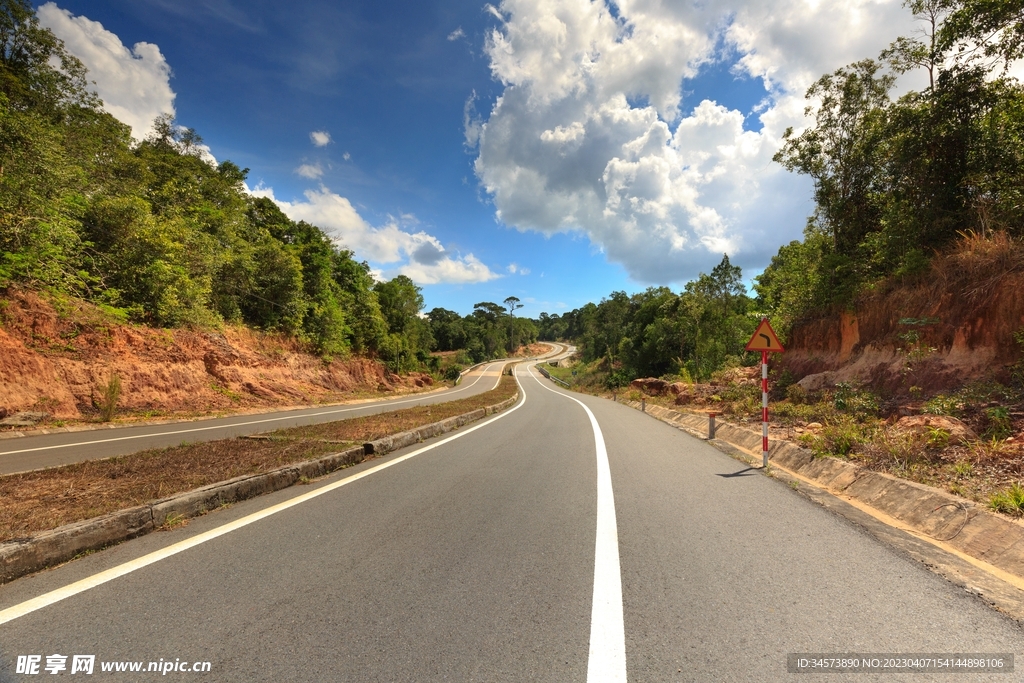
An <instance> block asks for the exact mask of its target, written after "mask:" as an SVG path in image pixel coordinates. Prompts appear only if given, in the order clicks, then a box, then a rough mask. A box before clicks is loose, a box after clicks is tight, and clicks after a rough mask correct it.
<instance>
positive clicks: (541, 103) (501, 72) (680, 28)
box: [37, 0, 912, 316]
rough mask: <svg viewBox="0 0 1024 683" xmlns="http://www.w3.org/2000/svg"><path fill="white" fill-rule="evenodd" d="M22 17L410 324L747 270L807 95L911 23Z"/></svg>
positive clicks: (167, 2) (78, 6)
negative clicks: (390, 296) (345, 260)
mask: <svg viewBox="0 0 1024 683" xmlns="http://www.w3.org/2000/svg"><path fill="white" fill-rule="evenodd" d="M37 7H38V12H39V16H40V19H41V21H42V22H43V24H44V25H47V26H49V27H50V28H51V29H52V30H53V31H54V32H55V33H56V34H57V35H58V36H59V37H61V38H62V39H64V40H65V42H66V44H67V46H68V48H69V49H70V50H71V51H72V52H73V53H75V54H76V55H77V56H79V57H80V58H81V59H82V60H83V62H84V63H85V64H86V66H87V67H89V68H90V75H91V78H93V79H94V80H95V81H96V87H97V89H98V91H99V92H100V95H101V96H102V97H103V98H104V100H105V102H106V103H107V105H108V109H109V110H110V111H111V112H112V113H114V114H115V115H117V116H119V117H120V118H122V120H125V121H126V122H127V123H130V124H131V125H132V126H133V130H134V132H135V134H136V136H138V137H141V136H144V135H145V133H146V129H147V126H148V122H150V121H151V120H152V118H153V117H154V116H155V115H156V114H158V113H160V112H163V111H172V112H173V113H174V114H175V115H176V117H177V120H178V122H179V123H180V124H182V125H184V126H187V127H192V128H195V129H196V130H197V131H198V132H199V134H200V135H202V137H203V138H204V140H205V142H206V144H207V146H208V147H209V150H210V153H211V154H212V155H213V157H215V158H216V159H220V160H223V159H230V160H232V161H234V162H235V163H237V164H239V165H240V166H243V167H248V168H249V169H250V172H249V183H248V185H249V187H250V188H251V189H252V191H253V192H255V193H262V194H265V195H268V196H272V197H273V198H274V199H275V200H277V201H278V202H279V203H280V204H281V206H282V208H283V209H284V210H285V211H286V213H289V215H291V216H292V217H293V218H304V219H306V220H310V221H311V222H314V223H317V224H318V225H320V226H321V227H323V228H324V229H325V230H327V231H328V232H329V233H330V234H332V235H333V236H335V237H336V238H337V239H338V241H339V243H342V244H345V245H346V246H349V247H351V248H353V249H354V250H355V251H356V255H357V257H359V258H360V259H365V260H367V261H369V262H370V264H371V266H372V267H373V268H374V270H375V271H376V272H379V273H380V274H381V276H382V277H390V276H393V275H394V274H396V273H405V274H408V275H409V276H410V277H412V278H413V279H414V280H416V281H417V282H418V283H419V284H420V285H421V286H423V292H424V297H425V300H426V308H427V309H428V310H429V309H430V308H433V307H435V306H443V307H445V308H450V309H453V310H456V311H459V312H460V313H463V314H465V313H468V312H469V311H471V310H472V306H473V304H474V303H476V302H478V301H501V300H502V299H504V298H505V297H507V296H509V295H515V296H518V297H519V298H520V299H522V300H523V302H524V303H526V307H525V308H524V309H523V313H525V314H527V315H530V316H536V315H537V314H539V313H540V312H541V311H547V312H549V313H561V312H564V311H566V310H570V309H572V308H576V307H578V306H581V305H583V304H585V303H586V302H588V301H598V300H600V299H601V298H602V297H604V296H606V295H607V294H609V293H610V292H612V291H613V290H618V289H623V290H626V291H627V292H633V291H637V290H640V289H643V288H644V287H646V286H649V285H651V284H666V285H670V286H673V287H674V288H677V289H678V288H679V287H680V286H681V285H682V284H683V283H685V281H687V280H689V279H691V278H693V277H695V276H696V275H697V274H698V273H699V272H702V271H703V272H707V271H710V269H711V268H712V267H714V266H715V265H716V264H717V263H718V261H719V260H720V258H721V254H722V253H723V252H724V251H727V252H729V254H730V258H731V259H732V260H733V262H734V263H738V264H739V265H742V266H743V267H744V274H745V276H746V277H747V278H750V277H752V276H753V275H755V274H756V273H757V272H759V271H760V270H761V269H762V268H763V267H764V266H765V265H766V264H767V262H768V260H769V259H770V257H771V255H772V254H773V253H774V252H775V251H776V250H777V248H778V246H779V245H780V244H782V243H785V242H788V241H789V240H791V239H798V238H799V237H800V234H801V231H802V228H803V225H804V222H805V218H806V216H807V214H808V213H810V211H811V208H812V205H811V201H810V184H809V183H808V182H807V180H806V179H805V178H799V177H796V176H793V175H791V174H788V173H786V172H784V171H783V170H782V169H779V168H778V167H777V165H775V164H772V163H771V161H770V159H771V156H772V154H774V152H775V150H776V149H777V148H778V145H779V139H780V136H781V133H782V131H783V130H784V129H785V127H786V126H787V125H796V126H800V125H803V124H804V119H803V114H802V112H803V108H804V106H805V102H804V101H803V97H802V94H803V92H804V91H805V90H806V88H807V86H808V85H809V84H810V83H811V82H812V80H813V79H814V78H817V76H819V75H820V74H821V73H824V72H825V71H828V70H832V69H835V68H837V67H838V66H841V65H843V64H846V63H849V62H851V61H853V60H855V59H860V58H862V57H866V56H873V55H875V54H877V52H878V51H879V50H880V49H881V48H883V47H885V45H887V44H888V42H890V41H891V40H892V39H894V38H895V37H896V35H898V34H900V33H907V32H909V30H911V28H912V25H911V23H910V18H909V16H907V15H906V12H905V11H904V10H902V9H901V8H900V6H899V3H898V2H888V1H886V0H873V1H869V0H856V1H850V2H839V1H833V0H820V1H818V2H813V3H808V2H803V1H801V2H792V1H785V0H762V1H760V2H754V1H753V0H751V1H750V2H746V1H744V0H734V1H731V2H722V3H719V4H715V5H714V6H707V4H706V3H691V4H688V5H686V6H682V5H680V6H678V7H674V6H669V5H668V4H667V3H661V2H658V1H656V0H643V1H637V2H621V3H618V4H615V5H609V4H605V3H604V2H601V1H598V2H589V1H587V0H505V2H502V3H500V4H498V5H489V4H485V3H483V2H480V0H446V1H444V2H439V1H436V0H418V1H417V2H404V1H403V2H397V1H396V2H380V1H377V2H363V1H355V2H344V3H338V2H324V1H309V2H301V1H295V2H290V3H280V2H270V1H266V0H255V1H250V2H241V0H197V1H195V2H189V3H184V2H180V1H177V0H106V1H105V2H102V3H98V2H95V1H92V2H87V1H83V0H60V1H59V2H56V3H53V2H50V3H46V4H45V5H44V4H40V5H37Z"/></svg>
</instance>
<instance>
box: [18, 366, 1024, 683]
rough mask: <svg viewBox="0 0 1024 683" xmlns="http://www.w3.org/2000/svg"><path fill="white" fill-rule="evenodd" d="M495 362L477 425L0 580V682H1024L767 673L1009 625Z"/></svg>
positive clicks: (1002, 642) (818, 512)
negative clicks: (138, 666)
mask: <svg viewBox="0 0 1024 683" xmlns="http://www.w3.org/2000/svg"><path fill="white" fill-rule="evenodd" d="M518 375H519V377H520V381H521V383H522V386H523V389H524V395H525V401H521V402H520V403H519V404H517V406H516V407H515V408H513V409H510V410H508V411H506V412H504V413H501V414H499V415H497V416H495V417H494V418H491V419H490V420H489V421H486V422H482V423H477V425H475V426H473V427H467V428H464V429H462V430H460V431H458V432H455V433H453V434H451V435H448V436H447V437H445V438H443V439H439V440H434V441H432V442H427V443H425V444H420V445H418V446H417V447H413V448H410V449H406V450H404V451H399V452H397V453H394V454H392V455H390V456H388V457H387V458H382V459H379V460H375V461H371V462H369V463H364V464H363V465H360V466H358V467H355V468H351V469H347V470H343V471H342V472H340V473H337V474H336V475H334V476H331V477H328V478H326V479H324V480H322V481H320V482H317V483H316V484H313V485H311V486H305V487H294V488H292V489H289V490H285V491H279V492H277V493H275V494H272V495H269V496H265V497H262V498H259V499H255V500H251V501H246V502H244V503H241V504H237V505H235V506H233V507H231V508H228V509H224V510H221V511H218V512H214V513H212V514H209V515H206V516H205V517H201V518H198V519H195V520H193V521H192V522H191V523H190V524H189V525H188V526H186V527H183V528H178V529H175V530H172V531H168V532H162V533H155V534H150V535H148V536H145V537H142V538H139V539H136V540H134V541H130V542H127V543H124V544H121V545H119V546H117V547H115V548H111V549H108V550H106V551H103V552H100V553H96V554H93V555H90V556H88V557H85V558H82V559H79V560H77V561H74V562H71V563H69V564H67V565H64V566H62V567H59V568H57V569H54V570H51V571H48V572H43V573H40V574H37V575H35V576H32V577H26V578H23V579H19V580H17V581H15V582H12V583H11V584H9V585H6V586H3V587H0V682H2V683H7V682H8V681H22V680H34V678H32V677H30V676H25V675H19V674H17V673H16V672H15V670H16V668H17V661H18V656H19V655H22V656H27V655H39V656H40V657H41V665H42V666H41V668H40V671H42V674H41V675H49V674H47V673H46V672H45V670H44V669H43V668H42V667H44V666H45V664H46V658H47V656H48V655H52V654H60V655H63V656H67V657H68V659H67V667H68V671H70V667H71V661H72V660H71V657H72V656H73V655H76V654H78V655H93V656H95V672H94V674H93V676H94V678H95V679H97V680H155V679H156V678H157V677H160V674H158V673H140V674H129V673H121V674H117V673H104V672H102V671H101V666H102V663H109V662H128V661H138V662H142V663H143V664H142V666H143V668H144V669H145V667H146V666H148V663H149V662H156V663H158V664H160V665H162V664H163V663H164V662H188V663H189V664H190V665H191V663H193V662H209V663H210V667H211V670H210V672H209V673H206V674H201V673H182V672H176V671H171V672H170V673H168V674H167V676H168V677H169V678H178V679H187V680H203V679H205V680H216V681H516V682H521V681H593V682H596V681H615V680H629V681H701V682H716V681H780V680H787V679H794V680H796V681H817V680H842V681H849V680H853V679H855V680H857V681H882V680H884V681H892V680H912V681H922V680H935V679H936V678H938V680H949V681H957V682H960V681H989V680H991V681H1019V680H1021V679H1022V678H1024V674H1022V673H1020V670H1019V669H1018V673H1014V674H1010V675H1007V674H986V675H974V674H967V675H963V674H960V675H951V676H948V677H947V676H940V677H936V676H929V675H922V674H906V675H899V676H894V675H879V674H860V675H856V676H854V677H853V679H851V677H850V675H848V674H846V675H843V674H840V675H831V676H828V675H816V674H810V675H805V674H787V672H786V662H787V653H797V652H804V653H813V652H819V653H844V652H863V653H893V654H897V653H902V654H911V653H956V652H961V653H972V652H976V653H1013V654H1015V655H1016V656H1017V657H1018V659H1020V658H1021V656H1022V653H1024V634H1022V631H1021V629H1020V627H1018V626H1017V625H1016V624H1015V623H1013V622H1012V621H1010V620H1009V619H1006V618H1005V617H1003V616H1001V615H1000V614H999V613H997V612H995V611H993V610H991V609H990V608H988V607H987V606H985V605H984V604H983V603H981V602H980V601H979V600H977V599H976V598H974V597H973V596H971V595H970V594H968V593H966V592H965V591H963V590H961V589H957V588H955V587H954V586H952V585H951V584H949V583H947V582H946V581H945V580H943V579H941V578H939V577H938V576H936V575H934V574H932V573H930V572H928V571H927V570H926V569H924V568H923V567H922V566H921V565H919V564H917V563H915V562H913V561H912V560H910V559H908V558H906V557H905V556H903V555H902V554H900V553H898V552H897V551H894V550H892V549H890V548H888V547H887V546H884V545H881V544H880V543H879V542H877V541H876V540H875V539H874V538H873V537H870V536H868V535H867V534H866V533H864V532H863V531H862V530H860V529H859V528H857V527H855V526H853V525H852V524H850V523H849V522H847V521H846V520H844V519H842V518H839V517H836V516H834V515H832V514H831V513H829V512H828V511H827V510H825V509H823V508H820V507H818V506H816V505H814V504H813V503H811V502H809V501H807V500H806V499H805V498H803V497H801V496H799V495H798V494H796V493H794V492H793V491H791V490H789V488H788V487H786V486H785V485H783V484H781V483H780V482H778V481H775V480H772V479H769V478H767V477H764V476H762V475H760V474H759V473H757V472H755V471H752V470H748V469H747V467H746V466H745V465H743V464H741V463H738V462H737V461H735V460H732V459H730V458H728V457H727V456H725V455H723V454H722V453H720V452H719V451H717V450H715V449H713V448H712V447H710V446H708V445H707V444H705V443H703V442H701V441H698V440H696V439H693V438H691V437H689V436H687V435H685V434H683V433H682V432H680V431H678V430H675V429H673V428H671V427H670V426H668V425H666V424H664V423H661V422H658V421H656V420H654V419H653V418H650V417H649V416H646V415H644V414H642V413H639V412H637V411H635V410H632V409H630V408H627V407H624V406H622V405H617V404H613V403H611V402H609V401H605V400H601V399H596V398H591V397H585V396H581V395H578V394H571V395H570V394H567V393H566V392H563V391H560V390H556V389H554V388H553V387H552V385H551V384H550V383H549V382H547V381H546V380H543V379H540V378H539V377H538V376H536V375H535V374H534V373H533V372H530V371H528V370H527V369H526V368H524V367H522V366H520V369H519V371H518ZM584 405H585V406H587V407H588V408H589V411H590V413H589V414H588V413H587V412H586V411H585V409H584ZM591 415H592V416H593V420H591V417H590V416H591ZM595 425H596V426H597V429H595ZM598 430H599V431H600V435H598V433H597V431H598ZM602 443H603V444H604V446H605V448H604V449H602V448H601V444H602ZM602 450H604V451H606V454H607V458H606V460H602V458H601V453H602ZM609 496H614V499H613V501H612V500H611V499H610V498H609ZM608 503H612V505H611V507H608V505H607V504H608ZM609 525H610V526H609ZM103 572H107V573H106V574H104V573H103ZM76 582H79V583H77V584H76ZM53 591H62V592H60V593H54V592H53ZM32 600H34V601H35V602H28V601H32ZM595 644H596V647H595ZM161 660H162V661H161ZM1018 666H1021V667H1024V659H1020V661H1019V662H1018ZM68 671H65V672H64V673H68ZM76 675H77V674H76Z"/></svg>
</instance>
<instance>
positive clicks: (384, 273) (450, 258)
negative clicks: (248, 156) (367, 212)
mask: <svg viewBox="0 0 1024 683" xmlns="http://www.w3.org/2000/svg"><path fill="white" fill-rule="evenodd" d="M252 194H253V195H254V196H257V197H269V198H270V199H272V200H273V201H274V202H276V203H277V205H278V206H280V207H281V210H282V211H284V213H285V214H286V215H287V216H288V217H289V218H291V219H292V220H296V221H306V222H308V223H312V224H313V225H317V226H319V227H320V228H322V229H323V230H324V231H325V232H326V233H327V234H328V235H330V236H331V237H332V238H333V239H334V240H335V242H337V243H338V244H339V245H341V246H342V247H344V248H346V249H351V250H352V251H353V252H355V254H356V256H357V257H358V258H360V259H366V260H368V261H370V262H371V264H374V269H373V271H374V273H375V277H378V279H380V278H385V279H386V278H388V277H393V276H394V275H399V274H401V275H407V276H408V277H410V278H411V279H412V280H413V281H414V282H416V283H417V284H421V285H433V284H438V283H442V282H443V283H451V284H472V283H477V282H487V281H488V280H493V279H495V278H498V277H501V276H500V275H498V274H497V273H495V272H493V271H492V270H491V269H490V268H488V267H487V266H486V265H485V264H484V263H482V262H481V261H480V260H479V259H477V258H476V257H475V256H474V255H473V254H465V255H463V254H458V253H454V252H452V251H449V250H447V249H445V247H444V245H443V244H441V242H440V240H438V239H437V238H436V237H434V236H433V235H430V234H428V233H426V232H424V231H423V230H414V229H410V226H414V225H415V224H416V219H415V217H414V216H410V215H402V216H399V217H398V218H394V217H389V219H388V221H387V222H386V223H385V224H384V225H381V226H377V227H374V226H372V225H370V224H369V223H367V222H366V221H365V220H364V219H363V218H362V216H360V215H359V212H358V211H356V209H355V207H353V206H352V203H351V202H350V201H349V200H348V199H346V198H345V197H342V196H340V195H338V194H336V193H334V192H331V191H330V190H328V189H327V188H326V187H323V186H321V187H320V188H319V189H317V190H307V191H306V192H305V199H304V200H303V201H296V202H287V201H284V200H281V199H277V198H276V197H275V196H274V191H273V189H272V188H268V187H262V186H259V187H256V188H255V189H254V190H252Z"/></svg>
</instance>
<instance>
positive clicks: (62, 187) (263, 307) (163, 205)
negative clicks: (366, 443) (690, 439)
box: [0, 0, 536, 372]
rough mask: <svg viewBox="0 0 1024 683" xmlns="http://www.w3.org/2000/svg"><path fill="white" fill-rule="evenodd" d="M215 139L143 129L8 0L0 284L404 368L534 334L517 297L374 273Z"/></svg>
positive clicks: (161, 321)
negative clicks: (277, 198) (433, 298)
mask: <svg viewBox="0 0 1024 683" xmlns="http://www.w3.org/2000/svg"><path fill="white" fill-rule="evenodd" d="M204 150H205V148H204V147H203V143H202V138H201V137H200V136H199V134H198V133H197V132H196V131H195V130H193V129H190V128H184V127H182V126H179V125H177V124H176V122H175V121H174V119H173V118H171V117H170V116H162V117H160V118H158V119H157V120H156V122H155V124H154V127H153V132H152V133H151V134H150V136H149V137H147V138H146V139H145V140H142V141H136V140H133V139H132V137H131V131H130V129H129V128H128V126H127V125H125V124H123V123H121V122H119V121H118V120H117V119H115V118H114V117H113V116H111V115H110V114H108V113H106V112H105V111H104V110H103V109H102V102H101V101H100V100H99V98H98V97H97V96H96V95H95V94H94V93H92V92H90V90H89V81H88V74H87V73H86V70H85V68H84V67H83V65H82V63H81V62H80V61H79V60H78V59H77V58H75V57H74V56H73V55H71V54H70V53H68V51H67V50H66V49H65V47H64V45H63V43H62V42H61V41H60V40H58V39H57V38H56V37H55V36H54V35H53V34H52V33H51V32H50V31H49V30H48V29H45V28H43V27H41V26H40V25H39V23H38V20H37V18H36V16H35V13H34V10H33V9H32V6H31V4H30V3H29V2H28V1H27V0H0V291H2V290H5V289H7V288H9V287H12V286H17V287H22V288H26V289H33V290H39V291H45V292H47V293H49V295H51V296H55V297H62V296H63V297H78V298H81V299H85V300H87V301H90V302H92V303H94V304H97V305H99V306H101V307H103V309H104V310H105V311H107V312H108V313H109V314H111V315H113V316H115V317H117V318H119V319H122V320H125V321H130V322H133V323H139V324H145V325H151V326H155V327H181V326H192V327H199V328H211V327H212V328H215V327H217V326H219V325H222V324H243V325H248V326H251V327H253V328H257V329H261V330H268V331H274V332H280V333H283V334H286V335H291V336H295V337H297V338H299V339H300V340H302V341H303V342H305V343H306V344H307V345H308V347H309V348H310V350H311V351H313V352H315V353H318V354H321V355H323V356H325V357H333V356H345V355H348V354H359V355H365V356H370V357H375V358H379V359H380V360H381V361H383V362H385V363H386V364H387V365H388V367H389V368H390V369H392V370H393V371H396V372H402V371H407V370H411V369H419V370H433V371H437V370H439V363H438V360H437V359H436V358H435V357H433V356H431V354H430V352H431V351H432V350H434V349H437V350H441V351H449V350H459V349H462V350H465V354H464V356H463V360H464V361H465V362H470V361H472V362H477V361H481V360H484V359H485V358H489V357H494V356H497V355H504V354H505V353H508V352H510V351H512V344H513V342H514V343H516V344H524V343H529V342H532V341H533V340H534V339H535V337H536V330H535V328H534V327H533V326H532V324H530V322H529V320H525V319H522V318H519V319H517V318H515V316H514V310H515V308H514V306H516V305H518V299H515V297H511V298H510V299H513V300H514V301H508V302H506V303H505V305H502V304H496V303H491V302H482V303H480V304H478V305H477V306H476V308H475V310H474V312H473V313H472V314H470V315H467V316H465V317H460V316H459V315H458V314H456V313H453V312H451V311H445V310H444V309H435V310H434V311H432V312H431V313H430V314H429V316H427V317H423V316H422V315H421V310H422V309H423V305H424V302H423V296H422V292H421V290H420V288H419V287H418V286H416V284H415V283H414V282H413V281H412V280H410V279H409V278H408V277H406V276H404V275H398V276H396V277H393V278H392V279H390V280H387V281H377V280H375V279H374V277H373V276H372V275H371V273H370V269H369V266H368V265H367V264H366V263H365V262H360V261H358V260H356V258H355V256H354V254H353V253H352V252H351V251H349V250H347V249H345V248H343V247H339V246H338V245H337V244H336V243H335V242H334V241H333V240H332V239H331V238H330V236H329V235H328V234H326V233H325V232H324V231H323V230H321V229H320V228H318V227H317V226H315V225H310V224H309V223H306V222H302V221H300V222H295V221H293V220H291V219H289V218H288V217H287V216H286V215H285V214H284V213H283V212H282V211H281V210H280V209H279V208H278V206H277V205H276V204H275V203H274V202H272V201H271V200H269V199H267V198H257V197H253V196H252V195H250V194H249V193H248V192H247V190H246V187H245V184H244V183H245V179H246V174H247V172H248V169H243V168H239V167H238V166H237V165H236V164H234V163H232V162H231V161H227V160H223V161H220V162H219V163H217V162H214V161H213V160H212V159H211V158H210V157H209V155H207V154H205V153H204ZM509 304H511V305H512V306H513V308H510V309H508V310H506V309H507V308H508V307H509Z"/></svg>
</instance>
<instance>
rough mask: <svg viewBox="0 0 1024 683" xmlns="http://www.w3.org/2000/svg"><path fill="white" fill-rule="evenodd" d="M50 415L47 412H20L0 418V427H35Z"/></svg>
mask: <svg viewBox="0 0 1024 683" xmlns="http://www.w3.org/2000/svg"><path fill="white" fill-rule="evenodd" d="M48 417H50V414H49V413H32V412H21V413H15V414H14V415H11V416H10V417H8V418H4V419H3V420H0V427H35V426H36V425H37V424H39V423H40V422H42V421H43V420H45V419H46V418H48Z"/></svg>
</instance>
